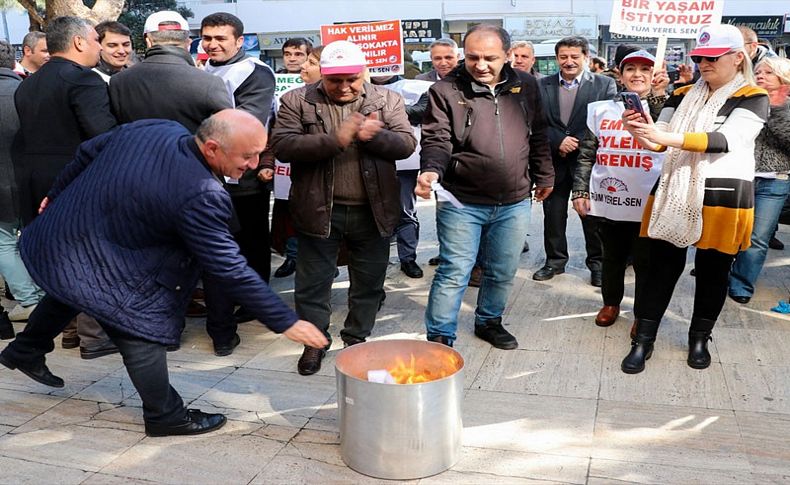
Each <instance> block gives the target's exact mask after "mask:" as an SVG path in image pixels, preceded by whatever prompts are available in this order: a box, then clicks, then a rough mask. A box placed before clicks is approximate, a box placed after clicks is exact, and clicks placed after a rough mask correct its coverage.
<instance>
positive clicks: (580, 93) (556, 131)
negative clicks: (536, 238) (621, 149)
mask: <svg viewBox="0 0 790 485" xmlns="http://www.w3.org/2000/svg"><path fill="white" fill-rule="evenodd" d="M554 52H555V53H556V55H557V63H558V64H559V66H560V72H559V73H558V74H557V75H550V76H546V77H544V78H542V79H540V80H539V83H540V94H541V98H542V99H543V108H544V109H543V111H544V112H545V113H546V121H547V123H548V132H549V144H550V145H551V156H552V160H553V162H554V173H555V179H554V192H552V193H551V195H550V196H549V197H548V198H547V199H546V200H545V201H543V215H544V218H543V244H544V248H545V250H546V263H545V264H544V265H543V267H542V268H540V269H539V270H538V271H536V272H535V274H533V275H532V279H534V280H536V281H545V280H549V279H551V278H553V277H554V275H557V274H561V273H564V272H565V265H566V264H567V263H568V241H567V239H566V237H565V229H566V225H567V222H568V199H569V197H570V193H571V186H572V182H573V176H572V175H573V170H574V167H575V165H576V157H578V155H579V141H581V139H582V138H583V137H584V134H585V132H586V130H587V104H589V103H592V102H594V101H601V100H606V99H612V98H613V97H614V96H615V94H616V93H617V89H616V86H615V82H614V80H613V79H611V78H608V77H605V76H601V75H598V74H592V73H590V72H588V71H585V66H587V62H588V61H587V56H588V54H589V47H588V43H587V39H585V38H583V37H565V38H564V39H560V41H559V42H557V45H556V46H555V47H554ZM582 227H583V229H584V240H585V245H586V249H587V259H586V263H587V267H588V268H589V269H590V273H591V277H590V283H591V284H592V285H593V286H601V266H602V259H603V251H602V249H601V240H600V238H599V236H598V234H597V231H596V228H595V220H594V219H592V218H590V217H586V218H583V219H582Z"/></svg>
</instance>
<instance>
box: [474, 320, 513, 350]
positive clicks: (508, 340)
mask: <svg viewBox="0 0 790 485" xmlns="http://www.w3.org/2000/svg"><path fill="white" fill-rule="evenodd" d="M475 337H477V338H480V339H483V340H485V341H486V342H488V343H490V344H491V345H492V346H494V347H496V348H498V349H502V350H513V349H515V348H518V341H517V340H516V337H514V336H513V335H511V334H510V333H509V332H508V331H507V330H505V327H503V326H502V319H501V318H495V319H493V320H489V321H488V322H486V324H485V325H475Z"/></svg>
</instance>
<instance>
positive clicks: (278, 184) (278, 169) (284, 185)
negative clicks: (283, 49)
mask: <svg viewBox="0 0 790 485" xmlns="http://www.w3.org/2000/svg"><path fill="white" fill-rule="evenodd" d="M274 79H275V80H276V81H277V85H276V86H275V88H274V97H275V98H276V99H277V101H279V100H280V98H281V97H282V95H283V94H285V93H287V92H288V91H290V90H292V89H296V88H298V87H301V86H304V81H303V80H302V78H301V76H299V74H275V75H274ZM278 104H279V103H278ZM290 191H291V164H290V163H283V162H281V161H279V160H275V161H274V198H275V199H282V200H288V193H289V192H290Z"/></svg>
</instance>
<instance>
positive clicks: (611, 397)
mask: <svg viewBox="0 0 790 485" xmlns="http://www.w3.org/2000/svg"><path fill="white" fill-rule="evenodd" d="M623 356H625V355H623ZM621 359H622V357H621V358H620V359H617V360H615V359H614V358H610V357H608V356H607V360H606V361H604V369H603V375H602V376H601V395H600V398H601V399H602V400H606V401H622V402H635V403H652V404H668V405H673V406H686V407H699V408H709V409H732V401H731V399H730V391H729V390H728V385H727V382H725V379H724V372H723V371H722V365H721V364H719V363H715V362H714V363H713V364H711V366H710V367H708V368H707V369H704V370H697V369H692V368H691V367H689V366H688V364H686V361H685V359H684V360H683V361H678V360H662V359H656V358H655V357H654V358H651V359H650V360H648V361H647V365H646V368H645V370H644V371H643V372H642V373H640V374H626V373H624V372H623V371H622V370H620V362H621Z"/></svg>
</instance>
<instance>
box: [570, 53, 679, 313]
mask: <svg viewBox="0 0 790 485" xmlns="http://www.w3.org/2000/svg"><path fill="white" fill-rule="evenodd" d="M655 62H656V59H655V57H653V56H652V55H651V54H650V53H648V52H647V51H644V50H638V51H635V52H631V53H630V54H628V55H626V56H625V57H623V59H622V61H621V62H620V65H619V66H618V67H619V69H620V76H621V83H622V85H623V88H624V89H625V92H623V93H622V95H620V94H618V95H617V97H616V98H615V99H614V100H609V101H598V102H595V103H591V104H590V105H589V106H588V107H587V134H586V136H585V137H584V139H582V142H581V144H580V147H579V158H578V165H577V166H576V170H575V172H574V177H573V193H572V195H571V199H572V200H573V208H574V209H575V210H576V212H578V213H579V216H581V217H598V218H599V219H600V224H599V225H598V227H599V234H600V235H601V241H602V242H603V284H602V286H601V295H602V296H603V307H602V308H601V310H600V311H599V312H598V315H597V316H596V317H595V324H596V325H598V326H599V327H608V326H610V325H612V324H614V323H615V321H616V320H617V317H618V316H619V315H620V303H621V302H622V300H623V293H624V290H625V284H624V281H623V280H624V278H625V269H626V266H627V264H628V259H629V256H631V257H632V260H633V263H634V271H635V272H636V273H637V279H636V291H639V288H640V286H641V285H640V275H641V274H642V269H643V268H644V255H645V251H644V249H643V248H640V247H639V246H640V244H639V226H640V221H641V220H642V211H643V208H644V207H645V205H646V204H647V197H648V195H649V194H650V189H651V188H652V187H653V184H654V183H655V181H656V179H657V178H658V175H659V174H660V173H661V162H662V160H663V158H664V154H663V153H655V152H652V151H650V150H648V149H646V148H644V147H642V146H640V145H639V144H638V143H636V142H635V140H634V137H633V135H631V133H629V132H628V131H627V130H626V129H625V128H624V126H623V121H622V117H623V112H624V111H625V110H626V105H630V106H632V107H636V108H638V109H640V110H642V112H643V113H647V111H648V107H649V111H650V113H651V115H649V116H652V117H653V118H657V117H658V114H659V113H660V112H661V108H662V107H663V105H664V102H665V101H666V99H667V96H666V94H665V93H666V87H667V85H668V84H669V78H668V76H667V74H666V72H665V71H664V70H660V71H655V72H654V67H655ZM643 99H644V100H646V102H645V104H644V106H643V105H642V101H641V100H643Z"/></svg>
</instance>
